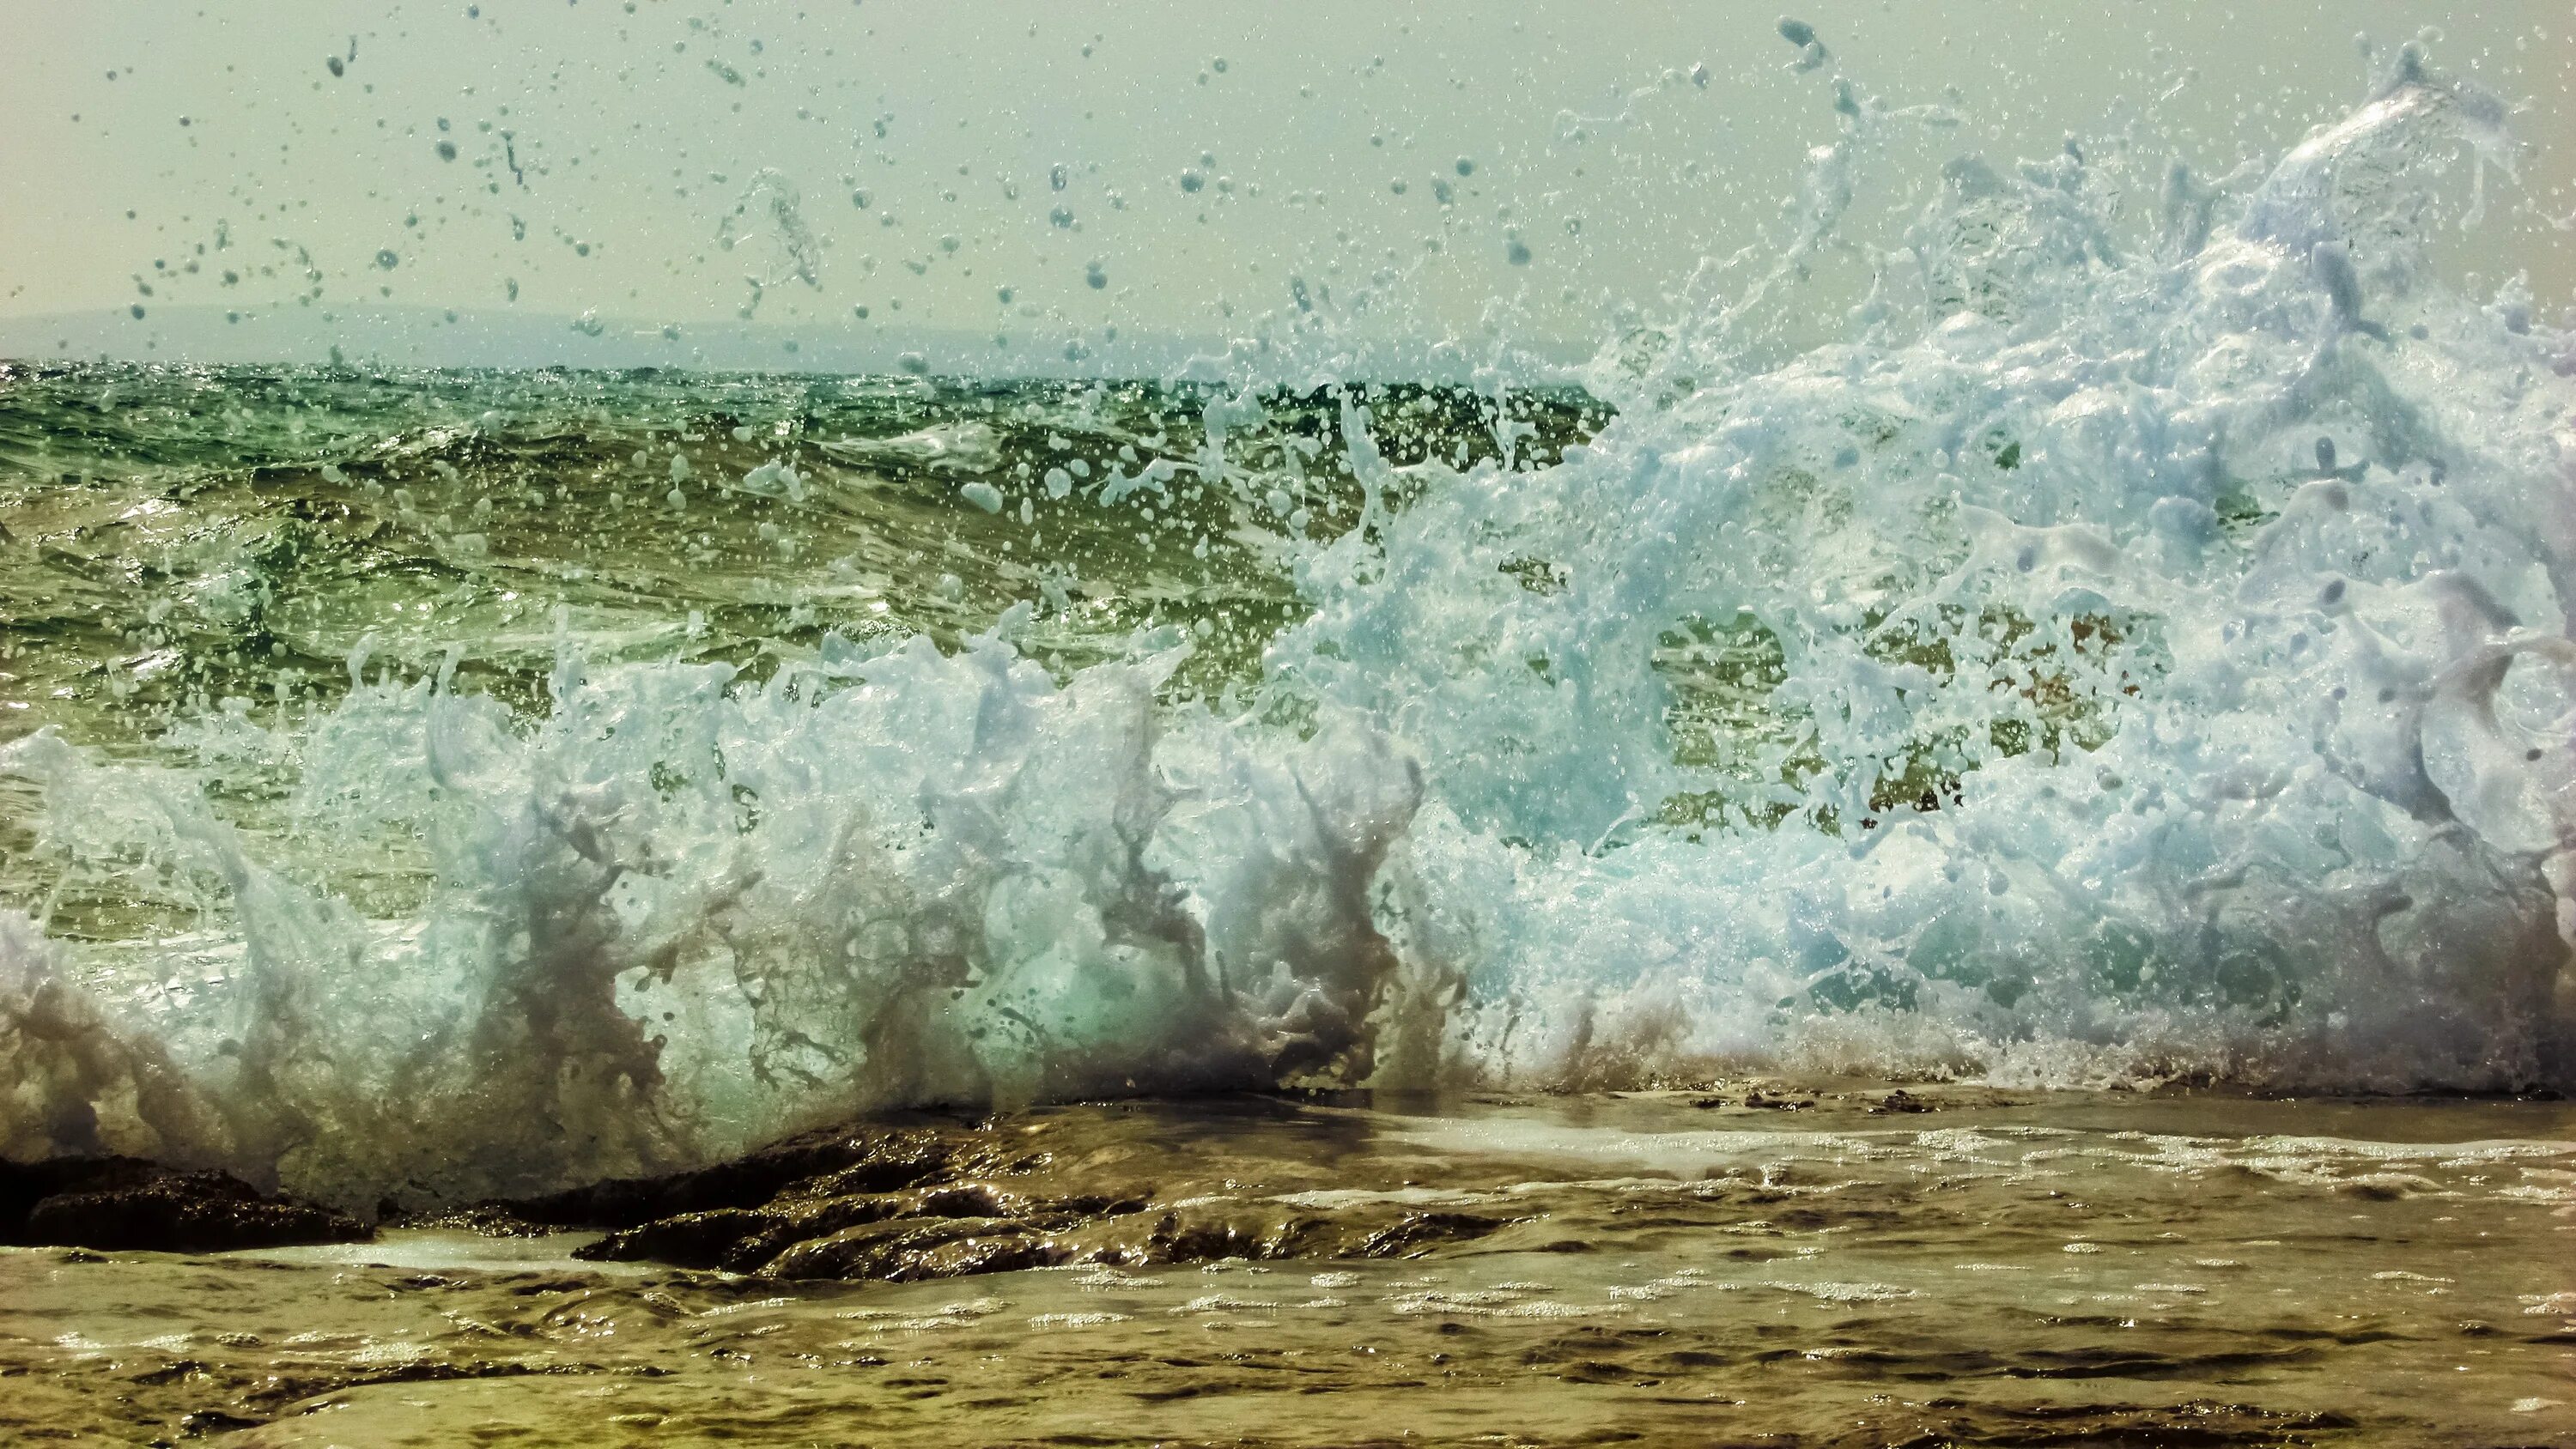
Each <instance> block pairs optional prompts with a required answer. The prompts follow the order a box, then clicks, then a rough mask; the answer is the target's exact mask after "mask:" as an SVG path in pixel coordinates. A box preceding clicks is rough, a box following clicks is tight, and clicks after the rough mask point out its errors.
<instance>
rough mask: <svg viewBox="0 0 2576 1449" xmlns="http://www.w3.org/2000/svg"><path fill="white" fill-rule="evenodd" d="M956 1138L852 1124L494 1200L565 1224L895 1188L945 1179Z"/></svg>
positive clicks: (620, 1223)
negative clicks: (810, 1187) (706, 1162)
mask: <svg viewBox="0 0 2576 1449" xmlns="http://www.w3.org/2000/svg"><path fill="white" fill-rule="evenodd" d="M953 1155H954V1149H953V1144H951V1143H948V1142H944V1141H942V1140H940V1139H939V1138H938V1137H936V1136H934V1135H932V1134H930V1133H928V1132H914V1131H906V1130H903V1129H893V1130H887V1131H879V1132H865V1133H854V1132H852V1131H850V1130H848V1129H846V1128H845V1129H841V1130H839V1131H832V1132H815V1133H808V1134H807V1135H805V1136H802V1137H792V1138H789V1139H788V1140H786V1141H784V1142H779V1143H774V1144H772V1145H770V1146H768V1147H764V1148H762V1149H760V1150H759V1151H757V1152H753V1153H751V1154H749V1155H747V1156H743V1157H738V1158H735V1159H733V1160H732V1161H730V1162H722V1163H718V1164H716V1165H715V1166H713V1167H706V1168H700V1169H698V1170H697V1171H694V1172H680V1173H673V1174H672V1175H670V1176H668V1177H645V1178H616V1179H612V1180H610V1181H607V1182H601V1183H593V1184H592V1185H590V1186H588V1187H577V1188H573V1189H571V1190H569V1191H566V1192H558V1193H549V1194H547V1195H546V1196H544V1197H535V1198H523V1199H520V1200H518V1201H516V1202H510V1203H502V1204H493V1205H490V1206H493V1207H498V1208H502V1209H506V1211H507V1212H508V1213H509V1214H511V1215H512V1216H515V1217H517V1218H519V1219H522V1220H524V1221H526V1222H530V1223H539V1224H544V1225H546V1226H549V1227H558V1228H632V1227H640V1226H642V1225H643V1224H645V1223H648V1222H652V1221H654V1220H655V1219H657V1218H668V1217H675V1216H678V1215H679V1214H682V1213H702V1212H708V1211H712V1210H714V1209H717V1208H752V1207H759V1206H761V1205H763V1204H765V1203H767V1202H768V1201H769V1200H770V1199H772V1198H774V1197H776V1196H777V1195H778V1194H779V1193H780V1192H782V1191H784V1190H786V1189H787V1188H790V1187H793V1186H796V1185H797V1184H799V1183H804V1182H808V1181H812V1180H814V1179H823V1178H828V1179H829V1180H828V1182H823V1183H818V1184H817V1191H818V1192H820V1193H824V1194H828V1195H832V1196H844V1195H847V1194H851V1193H872V1192H894V1191H899V1190H901V1189H904V1188H909V1187H918V1186H920V1185H922V1184H924V1183H927V1182H932V1181H936V1180H940V1179H942V1178H944V1177H945V1176H946V1175H948V1174H949V1173H950V1172H951V1171H952V1169H953V1168H954V1167H955V1166H959V1165H961V1164H954V1163H952V1161H951V1159H952V1157H953Z"/></svg>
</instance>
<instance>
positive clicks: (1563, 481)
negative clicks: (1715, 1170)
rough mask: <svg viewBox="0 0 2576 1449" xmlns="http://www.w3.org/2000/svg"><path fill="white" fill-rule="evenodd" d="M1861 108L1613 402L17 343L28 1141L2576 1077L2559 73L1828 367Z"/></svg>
mask: <svg viewBox="0 0 2576 1449" xmlns="http://www.w3.org/2000/svg"><path fill="white" fill-rule="evenodd" d="M1840 109H1841V114H1840V116H1839V117H1838V120H1837V125H1838V127H1839V129H1838V131H1837V133H1836V139H1835V140H1833V141H1832V142H1831V143H1830V144H1827V145H1823V146H1820V147H1818V148H1817V149H1816V150H1815V152H1814V153H1813V154H1812V155H1811V156H1810V158H1809V160H1808V163H1807V164H1808V168H1809V169H1808V172H1807V174H1806V175H1805V176H1804V178H1803V180H1802V183H1801V191H1800V196H1801V198H1802V199H1801V201H1800V203H1799V205H1798V207H1797V208H1793V211H1792V214H1791V220H1792V221H1793V222H1794V223H1795V228H1794V230H1795V234H1794V236H1793V237H1792V238H1791V239H1790V241H1789V242H1788V244H1786V245H1785V246H1784V248H1783V249H1782V250H1781V251H1780V252H1779V253H1778V254H1777V255H1776V256H1774V257H1772V258H1770V259H1768V260H1767V261H1763V262H1762V263H1761V264H1760V265H1759V266H1758V267H1756V268H1754V274H1753V275H1750V276H1739V277H1736V278H1735V279H1734V280H1733V281H1732V282H1731V283H1730V284H1729V285H1728V286H1726V287H1723V288H1720V287H1717V286H1715V285H1711V286H1709V287H1706V288H1703V289H1701V290H1700V291H1698V292H1694V293H1693V294H1692V295H1689V296H1685V297H1679V298H1676V299H1675V300H1674V302H1673V307H1674V309H1675V310H1674V311H1673V313H1672V314H1671V315H1670V316H1668V317H1666V318H1665V319H1664V320H1662V321H1657V322H1651V323H1650V322H1646V321H1639V322H1638V323H1637V324H1636V325H1635V326H1633V327H1631V328H1629V329H1628V330H1627V331H1625V332H1624V333H1623V334H1622V335H1620V336H1619V337H1617V338H1616V339H1614V340H1613V341H1612V342H1611V343H1610V344H1608V345H1606V346H1605V347H1604V348H1603V350H1602V351H1601V353H1600V354H1599V355H1598V356H1597V357H1596V358H1594V359H1593V360H1592V361H1590V362H1588V363H1586V364H1583V365H1580V366H1572V367H1547V366H1541V365H1539V364H1536V363H1525V364H1523V363H1514V362H1513V361H1512V360H1511V356H1510V354H1508V353H1507V352H1505V351H1501V350H1498V351H1497V352H1496V354H1495V361H1494V362H1493V364H1492V365H1490V366H1480V367H1478V368H1474V369H1469V370H1467V371H1466V372H1465V373H1464V374H1463V375H1462V376H1463V380H1453V381H1444V382H1438V383H1431V382H1416V381H1408V380H1405V379H1402V378H1394V379H1385V378H1375V377H1370V376H1366V375H1364V374H1360V373H1354V372H1350V371H1347V370H1346V371H1342V372H1338V373H1337V372H1336V371H1334V369H1333V368H1332V367H1331V365H1330V354H1329V352H1328V351H1313V352H1312V356H1311V357H1307V356H1303V355H1300V356H1297V357H1290V356H1289V355H1287V354H1285V353H1281V354H1276V355H1269V354H1264V355H1259V356H1256V355H1253V354H1242V353H1239V354H1238V355H1237V356H1235V357H1234V358H1232V359H1231V360H1230V361H1229V360H1228V359H1223V358H1220V359H1211V360H1208V361H1207V362H1206V364H1205V365H1204V366H1203V367H1200V368H1198V369H1197V370H1196V371H1195V372H1194V373H1193V376H1199V377H1201V379H1202V380H1181V379H1162V380H1116V379H1104V380H1093V381H1084V380H1073V381H1066V380H1027V379H1012V378H1008V377H1000V378H962V377H942V376H928V375H912V374H908V373H899V374H897V375H893V376H867V377H827V376H797V375H778V374H769V375H744V376H731V375H713V374H704V373H669V372H645V373H623V374H601V373H576V372H556V371H539V372H429V373H413V372H397V371H384V370H371V369H368V368H366V367H362V366H355V365H341V366H333V367H266V368H246V367H245V368H213V367H184V366H147V365H140V364H112V363H93V364H71V363H9V364H0V528H5V530H6V532H5V534H0V619H5V635H0V739H5V743H0V804H5V809H0V1150H5V1151H6V1152H7V1153H9V1154H10V1155H15V1156H26V1155H40V1154H44V1153H48V1152H58V1151H70V1150H80V1151H98V1150H115V1151H121V1152H127V1153H131V1154H135V1155H141V1156H149V1157H153V1158H156V1159H161V1160H165V1161H172V1162H179V1163H188V1164H203V1165H219V1166H224V1167H227V1168H230V1169H232V1170H234V1171H237V1172H240V1173H243V1174H245V1175H247V1176H249V1177H251V1178H252V1179H253V1180H256V1181H259V1182H263V1183H275V1184H283V1185H285V1186H287V1187H290V1188H292V1189H295V1190H298V1191H302V1192H306V1193H309V1194H314V1195H318V1196H322V1197H326V1198H329V1199H331V1200H333V1201H336V1202H342V1203H347V1204H354V1205H359V1206H372V1205H374V1204H376V1203H378V1202H391V1203H395V1204H399V1205H405V1206H419V1205H423V1204H429V1203H435V1202H440V1201H447V1200H454V1199H463V1198H471V1197H474V1196H479V1195H489V1194H495V1193H524V1192H531V1191H539V1190H543V1189H546V1188H550V1187H556V1186H561V1185H564V1184H566V1183H569V1182H574V1181H580V1180H587V1179H591V1178H597V1177H600V1176H603V1175H617V1174H634V1173H644V1172H652V1171H661V1170H670V1169H676V1168H682V1167H687V1166H691V1165H694V1164H699V1163H703V1162H707V1161H710V1160H714V1159H716V1158H720V1157H722V1156H724V1155H727V1154H730V1153H735V1152H739V1151H742V1150H744V1149H745V1148H747V1147H750V1146H752V1145H755V1144H757V1143H759V1142H761V1141H764V1140H767V1139H769V1138H772V1137H775V1136H777V1135H778V1134H780V1133H783V1132H786V1131H789V1130H793V1129H797V1128H800V1127H804V1126H809V1125H812V1124H814V1123H816V1122H821V1121H830V1120H835V1119H838V1118H842V1117H846V1116H848V1115H850V1114H853V1113H860V1112H866V1111H872V1110H880V1109H888V1108H898V1107H905V1106H915V1105H925V1104H968V1105H978V1106H996V1107H1016V1106H1022V1105H1027V1104H1032V1103H1040V1102H1048V1101H1061V1100H1068V1099H1079V1098H1088V1097H1098V1096H1103V1095H1121V1094H1131V1093H1175V1092H1178V1093H1188V1092H1193V1091H1200V1090H1211V1089H1240V1088H1265V1087H1336V1088H1338V1087H1366V1088H1372V1089H1378V1090H1412V1091H1419V1090H1447V1091H1456V1090H1466V1089H1480V1088H1481V1089H1507V1090H1533V1089H1554V1090H1568V1089H1572V1090H1582V1089H1613V1088H1627V1087H1637V1086H1646V1085H1653V1084H1656V1083H1670V1082H1686V1081H1691V1080H1698V1079H1702V1078H1706V1077H1709V1076H1711V1075H1714V1074H1721V1073H1726V1072H1741V1071H1753V1070H1760V1071H1775V1072H1793V1073H1796V1072H1807V1073H1816V1072H1845V1073H1871V1074H1877V1075H1882V1076H1894V1077H1898V1078H1909V1079H1954V1080H1972V1081H1984V1082H1989V1083H1995V1084H2004V1085H2018V1086H2030V1087H2104V1086H2130V1087H2145V1086H2153V1085H2156V1084H2160V1083H2177V1082H2178V1083H2185V1084H2195V1083H2216V1084H2225V1085H2230V1086H2236V1087H2250V1088H2257V1089H2266V1090H2274V1091H2318V1090H2328V1091H2382V1092H2384V1091H2413V1090H2423V1089H2454V1090H2471V1091H2486V1092H2500V1091H2515V1090H2525V1089H2539V1088H2565V1087H2567V1086H2569V1085H2571V1084H2576V971H2572V970H2571V966H2570V955H2569V942H2570V940H2571V939H2576V855H2571V854H2570V853H2569V852H2568V846H2569V844H2570V842H2571V841H2576V733H2571V730H2570V712H2571V709H2572V708H2576V644H2571V643H2570V642H2569V638H2568V614H2567V609H2568V599H2569V597H2570V590H2571V589H2576V448H2571V434H2570V427H2571V423H2570V404H2571V402H2576V382H2572V381H2571V380H2570V375H2571V373H2576V339H2571V334H2570V333H2569V331H2567V330H2566V328H2565V327H2564V325H2563V323H2564V322H2565V320H2566V319H2564V318H2556V319H2553V318H2551V317H2548V316H2545V315H2542V311H2541V309H2539V308H2537V307H2536V306H2535V305H2534V304H2533V303H2532V302H2531V300H2530V299H2529V297H2528V296H2527V294H2526V293H2525V292H2524V291H2522V290H2520V289H2519V284H2518V283H2516V282H2514V281H2512V280H2510V279H2508V280H2506V281H2504V282H2502V283H2494V282H2489V283H2485V284H2482V285H2481V286H2480V287H2478V288H2475V289H2469V288H2465V287H2464V284H2462V283H2460V282H2458V281H2456V280H2453V279H2446V278H2445V277H2444V276H2442V275H2440V274H2439V272H2438V270H2437V269H2436V268H2435V267H2433V266H2432V265H2431V264H2430V263H2429V262H2428V261H2427V260H2426V257H2427V252H2426V248H2427V247H2428V246H2429V245H2430V244H2431V241H2432V239H2433V238H2434V237H2435V236H2436V234H2437V233H2438V232H2439V231H2440V230H2441V229H2442V228H2443V227H2446V226H2449V225H2452V224H2454V223H2455V222H2456V221H2457V220H2458V214H2457V213H2458V208H2459V206H2461V205H2465V204H2471V199H2472V197H2473V195H2482V191H2474V190H2473V189H2466V188H2464V187H2463V185H2462V178H2463V177H2471V178H2473V179H2475V180H2477V181H2478V182H2479V183H2480V185H2481V186H2482V185H2483V183H2484V179H2485V177H2486V176H2487V174H2488V172H2489V171H2490V170H2491V169H2493V168H2500V167H2504V166H2508V165H2510V164H2512V162H2513V160H2514V156H2515V143H2514V142H2513V141H2512V140H2511V139H2510V138H2509V137H2508V135H2507V134H2506V133H2505V131H2504V130H2503V118H2502V114H2501V111H2500V108H2499V107H2498V105H2497V104H2496V103H2495V102H2493V101H2492V100H2490V99H2488V98H2487V97H2485V96H2484V95H2483V94H2482V93H2480V92H2478V91H2476V90H2474V89H2473V88H2470V87H2467V86H2465V85H2463V84H2460V83H2456V82H2453V81H2451V80H2447V79H2445V78H2443V77H2441V76H2440V75H2438V74H2434V73H2432V72H2429V71H2427V70H2426V69H2425V68H2424V65H2423V62H2422V61H2421V59H2420V58H2419V57H2418V56H2417V54H2416V53H2415V52H2414V51H2413V50H2412V49H2411V48H2409V49H2408V50H2406V51H2404V52H2402V53H2400V54H2398V55H2396V56H2394V57H2393V58H2392V59H2391V61H2390V62H2389V63H2388V65H2387V66H2386V68H2385V75H2384V79H2383V81H2382V82H2381V84H2380V85H2379V86H2378V87H2377V89H2376V90H2375V91H2374V93H2373V94H2372V96H2371V97H2370V98H2369V99H2368V100H2367V102H2366V103H2365V104H2362V105H2360V106H2359V107H2358V108H2356V109H2355V110H2353V111H2352V112H2351V113H2350V114H2349V115H2348V116H2347V117H2345V118H2344V119H2342V120H2341V121H2340V122H2338V123H2336V124H2334V125H2331V126H2328V127H2323V128H2320V129H2319V130H2318V131H2317V132H2316V133H2315V134H2314V135H2312V136H2311V137H2310V138H2309V139H2308V140H2307V141H2305V142H2304V143H2303V144H2301V145H2300V146H2298V147H2297V148H2296V149H2295V150H2293V151H2291V152H2289V153H2288V154H2287V155H2285V156H2282V157H2280V158H2279V159H2278V160H2277V161H2276V162H2275V163H2274V164H2273V165H2271V167H2270V168H2269V169H2268V170H2267V171H2266V170H2260V169H2255V170H2249V171H2247V172H2245V173H2242V174H2239V175H2236V176H2234V177H2231V178H2218V179H2204V178H2199V177H2196V176H2194V175H2193V174H2192V173H2191V172H2190V170H2189V169H2188V168H2187V167H2185V166H2182V165H2181V164H2179V163H2171V164H2165V163H2158V164H2157V165H2153V166H2149V165H2145V164H2143V163H2142V162H2140V161H2139V160H2138V159H2137V158H2136V157H2134V156H2129V157H2125V158H2124V159H2123V160H2122V161H2120V162H2119V163H2118V164H2113V163H2112V162H2108V161H2105V162H2101V163H2096V162H2094V161H2091V160H2088V158H2087V156H2086V155H2085V153H2084V150H2083V148H2082V147H2081V146H2080V145H2075V144H2072V143H2070V145H2069V146H2068V148H2067V149H2066V150H2065V152H2064V153H2063V154H2060V155H2057V156H2054V157H2049V158H2044V159H2041V160H2036V161H2025V162H2022V163H2019V164H2017V165H2002V164H1992V165H1990V164H1987V163H1984V162H1980V161H1976V160H1959V161H1955V162H1953V163H1951V164H1950V165H1949V166H1948V167H1947V168H1946V169H1945V170H1944V171H1943V173H1942V175H1941V180H1940V184H1939V186H1938V187H1937V188H1936V192H1935V199H1934V200H1933V202H1932V203H1931V205H1930V206H1929V208H1928V209H1927V210H1926V211H1925V212H1924V213H1923V214H1922V215H1921V216H1920V217H1919V218H1917V219H1916V220H1914V221H1913V222H1911V223H1909V224H1908V226H1907V227H1906V229H1905V231H1904V247H1903V248H1902V249H1901V250H1900V251H1897V252H1891V253H1888V254H1887V255H1886V257H1885V258H1884V259H1883V260H1884V261H1885V262H1886V266H1885V268H1884V271H1883V274H1882V275H1881V278H1880V282H1879V284H1878V285H1877V286H1876V287H1875V288H1874V289H1873V290H1872V291H1871V293H1870V295H1869V297H1868V299H1867V300H1866V301H1865V302H1864V303H1863V304H1862V305H1861V306H1860V307H1859V308H1858V309H1857V310H1855V311H1854V312H1853V313H1852V314H1851V315H1850V317H1849V318H1848V319H1847V324H1848V325H1847V333H1848V336H1847V340H1843V341H1837V342H1831V343H1827V344H1822V345H1808V344H1806V343H1803V342H1799V341H1796V340H1795V337H1794V334H1795V333H1796V332H1797V329H1796V328H1793V327H1789V326H1787V325H1786V323H1785V322H1784V320H1783V319H1786V318H1793V317H1796V316H1798V315H1799V310H1800V308H1801V306H1802V305H1804V304H1803V302H1802V300H1801V299H1802V296H1803V294H1802V293H1801V291H1800V288H1801V286H1802V285H1803V284H1804V280H1805V279H1806V278H1807V277H1808V275H1809V274H1810V273H1811V272H1812V271H1813V270H1815V269H1816V268H1819V267H1823V266H1825V265H1827V264H1828V262H1829V261H1830V260H1831V258H1832V257H1833V256H1834V254H1835V253H1836V250H1837V248H1838V247H1841V246H1843V245H1844V243H1843V242H1842V241H1841V239H1840V238H1841V232H1840V230H1839V228H1840V226H1841V219H1842V217H1843V215H1844V213H1845V211H1846V210H1847V209H1849V208H1850V206H1851V205H1852V203H1853V196H1854V191H1855V187H1856V185H1857V184H1858V183H1857V182H1856V181H1855V179H1854V178H1855V176H1856V174H1858V168H1860V167H1861V166H1862V164H1863V163H1864V162H1865V161H1867V160H1868V159H1870V157H1871V156H1872V155H1873V154H1874V148H1876V147H1878V146H1880V145H1881V144H1882V140H1883V137H1884V135H1885V134H1886V132H1887V130H1888V128H1891V127H1896V126H1900V125H1907V124H1913V122H1911V121H1908V120H1904V119H1902V118H1899V117H1896V116H1894V115H1892V114H1890V113H1888V112H1886V111H1885V110H1884V108H1880V107H1876V106H1874V105H1863V104H1861V103H1860V102H1858V101H1857V100H1854V99H1853V98H1852V96H1851V95H1850V93H1849V91H1848V89H1847V88H1846V91H1845V93H1844V104H1843V105H1842V106H1841V108H1840ZM1325 341H1327V342H1328V341H1329V338H1326V339H1325ZM1319 345H1320V344H1319ZM1310 351H1312V349H1310ZM1316 359H1322V360H1316ZM1229 369H1231V371H1229Z"/></svg>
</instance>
